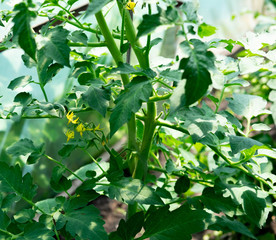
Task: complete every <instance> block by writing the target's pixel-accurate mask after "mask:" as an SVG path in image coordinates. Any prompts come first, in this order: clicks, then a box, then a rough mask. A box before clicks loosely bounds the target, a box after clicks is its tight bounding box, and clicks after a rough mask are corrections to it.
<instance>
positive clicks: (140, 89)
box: [109, 77, 152, 137]
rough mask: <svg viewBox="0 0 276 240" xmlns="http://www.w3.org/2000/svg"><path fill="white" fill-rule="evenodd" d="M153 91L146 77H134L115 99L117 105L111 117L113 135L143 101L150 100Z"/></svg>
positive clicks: (111, 132) (111, 134)
mask: <svg viewBox="0 0 276 240" xmlns="http://www.w3.org/2000/svg"><path fill="white" fill-rule="evenodd" d="M151 93H152V85H151V82H150V81H149V80H147V78H146V77H135V78H133V80H132V81H131V82H130V83H129V84H128V85H127V86H126V89H125V90H123V91H122V92H121V93H120V95H119V96H118V98H117V99H116V100H115V104H116V106H115V108H114V110H113V112H112V113H111V116H110V119H109V123H110V136H111V137H112V136H113V135H114V133H115V132H116V131H117V130H118V129H119V128H120V127H121V126H123V124H125V123H126V122H128V121H129V120H130V118H131V115H132V114H133V113H136V112H137V111H138V110H139V109H140V108H141V106H142V102H143V101H144V102H146V101H148V99H149V97H150V95H151Z"/></svg>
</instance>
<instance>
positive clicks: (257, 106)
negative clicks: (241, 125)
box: [228, 93, 271, 120]
mask: <svg viewBox="0 0 276 240" xmlns="http://www.w3.org/2000/svg"><path fill="white" fill-rule="evenodd" d="M228 102H229V107H230V108H231V109H232V110H233V111H234V112H235V113H236V114H237V115H240V116H244V117H245V118H246V119H248V120H250V119H251V118H252V117H256V116H258V115H261V114H270V113H271V112H270V111H268V110H266V109H265V107H266V104H267V101H266V100H264V99H263V98H262V97H259V96H255V95H248V94H236V93H234V94H233V98H232V99H228Z"/></svg>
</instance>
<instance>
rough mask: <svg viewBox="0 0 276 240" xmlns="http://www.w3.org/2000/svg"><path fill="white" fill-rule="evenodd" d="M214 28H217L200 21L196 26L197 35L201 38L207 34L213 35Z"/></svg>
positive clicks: (207, 35)
mask: <svg viewBox="0 0 276 240" xmlns="http://www.w3.org/2000/svg"><path fill="white" fill-rule="evenodd" d="M216 29H217V28H216V27H213V26H211V25H208V24H206V23H201V24H200V25H199V26H198V36H200V37H201V38H203V37H209V36H211V35H213V34H214V33H216Z"/></svg>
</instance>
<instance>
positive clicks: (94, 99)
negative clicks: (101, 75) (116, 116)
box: [82, 85, 111, 117]
mask: <svg viewBox="0 0 276 240" xmlns="http://www.w3.org/2000/svg"><path fill="white" fill-rule="evenodd" d="M110 95H111V91H110V89H109V88H103V87H100V86H97V85H91V86H90V87H89V88H88V90H87V91H86V92H85V93H83V94H82V98H83V100H84V101H85V102H87V103H88V105H89V107H91V108H92V109H95V110H97V111H98V112H99V113H100V114H101V115H102V116H103V117H104V116H105V114H106V110H107V108H108V106H109V101H110Z"/></svg>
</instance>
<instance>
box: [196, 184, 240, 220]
mask: <svg viewBox="0 0 276 240" xmlns="http://www.w3.org/2000/svg"><path fill="white" fill-rule="evenodd" d="M199 199H200V200H201V202H202V203H203V204H204V206H205V208H208V209H210V210H212V211H213V212H215V213H224V214H226V215H228V216H230V217H233V216H234V214H235V213H236V211H237V205H236V204H235V203H234V202H233V200H232V199H231V198H230V197H228V198H225V197H223V196H222V194H219V193H216V192H215V191H214V188H210V187H208V188H205V189H204V190H203V193H202V196H200V197H199Z"/></svg>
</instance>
